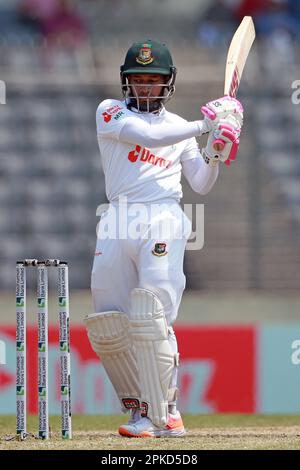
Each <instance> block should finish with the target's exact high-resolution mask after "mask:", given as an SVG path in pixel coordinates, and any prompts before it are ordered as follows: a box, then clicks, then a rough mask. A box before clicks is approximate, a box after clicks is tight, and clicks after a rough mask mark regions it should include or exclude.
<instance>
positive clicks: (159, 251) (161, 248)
mask: <svg viewBox="0 0 300 470" xmlns="http://www.w3.org/2000/svg"><path fill="white" fill-rule="evenodd" d="M152 254H153V255H154V256H165V255H167V254H168V252H167V244H166V243H155V245H154V248H153V250H152Z"/></svg>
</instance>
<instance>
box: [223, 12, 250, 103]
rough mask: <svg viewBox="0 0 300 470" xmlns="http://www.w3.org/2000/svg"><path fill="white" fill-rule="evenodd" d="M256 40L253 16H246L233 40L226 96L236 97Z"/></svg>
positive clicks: (226, 78) (229, 53)
mask: <svg viewBox="0 0 300 470" xmlns="http://www.w3.org/2000/svg"><path fill="white" fill-rule="evenodd" d="M254 39H255V29H254V24H253V20H252V17H251V16H244V18H243V20H242V22H241V24H240V25H239V27H238V29H237V30H236V32H235V33H234V36H233V38H232V40H231V43H230V46H229V50H228V54H227V60H226V69H225V84H224V95H229V96H232V97H233V98H235V97H236V94H237V91H238V88H239V85H240V81H241V78H242V73H243V70H244V67H245V63H246V60H247V57H248V55H249V52H250V49H251V46H252V44H253V41H254Z"/></svg>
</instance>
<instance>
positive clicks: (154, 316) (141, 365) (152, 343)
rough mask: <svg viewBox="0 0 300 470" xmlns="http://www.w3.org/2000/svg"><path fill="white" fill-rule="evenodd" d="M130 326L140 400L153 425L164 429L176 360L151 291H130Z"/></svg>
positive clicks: (157, 302)
mask: <svg viewBox="0 0 300 470" xmlns="http://www.w3.org/2000/svg"><path fill="white" fill-rule="evenodd" d="M130 327H131V336H132V339H133V342H134V346H135V349H136V358H137V364H138V371H139V378H140V389H141V401H142V402H145V403H146V405H148V416H149V418H150V419H151V420H152V422H153V423H154V424H156V425H157V426H159V427H162V426H165V425H166V424H167V419H168V400H170V395H171V394H172V390H170V383H171V378H172V371H173V368H174V366H175V359H176V358H175V357H174V354H173V352H172V349H171V346H170V344H169V341H168V325H167V322H166V319H165V315H164V308H163V305H162V303H161V302H160V300H159V298H158V297H157V296H156V295H155V294H154V293H153V292H151V291H148V290H146V289H134V290H133V291H132V294H131V312H130ZM174 393H175V391H173V394H174Z"/></svg>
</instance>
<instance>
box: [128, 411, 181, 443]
mask: <svg viewBox="0 0 300 470" xmlns="http://www.w3.org/2000/svg"><path fill="white" fill-rule="evenodd" d="M119 434H121V436H124V437H180V436H184V435H185V434H186V431H185V429H184V426H183V422H182V419H181V416H180V413H179V411H177V412H176V413H175V414H171V413H169V417H168V424H167V425H166V426H165V427H163V428H159V427H158V426H155V425H154V424H153V423H152V421H151V420H150V419H149V418H141V419H140V420H139V421H136V422H135V423H133V424H124V425H123V426H120V427H119Z"/></svg>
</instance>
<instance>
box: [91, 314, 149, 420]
mask: <svg viewBox="0 0 300 470" xmlns="http://www.w3.org/2000/svg"><path fill="white" fill-rule="evenodd" d="M84 323H85V325H86V328H87V334H88V337H89V340H90V343H91V346H92V348H93V350H94V351H95V353H96V354H97V355H98V357H99V358H100V359H101V361H102V364H103V366H104V368H105V370H106V372H107V375H108V377H109V378H110V381H111V383H112V384H113V387H114V389H115V391H116V393H117V395H118V397H119V399H120V401H121V405H122V409H123V411H126V409H127V410H128V409H130V408H138V407H139V398H140V387H139V379H138V369H137V362H136V358H135V351H134V346H133V344H132V340H131V339H130V334H129V320H128V318H127V316H126V315H125V314H124V313H120V312H101V313H91V314H90V315H87V316H86V317H85V319H84Z"/></svg>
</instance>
